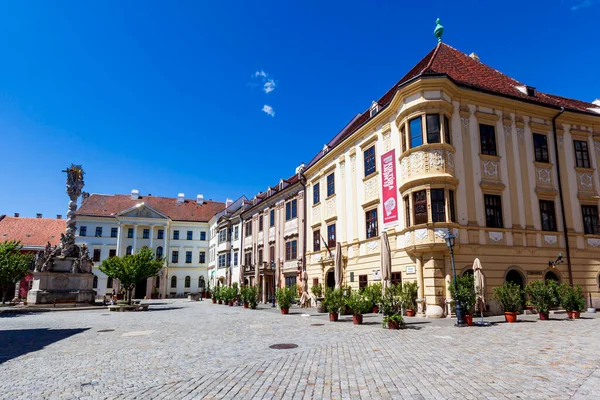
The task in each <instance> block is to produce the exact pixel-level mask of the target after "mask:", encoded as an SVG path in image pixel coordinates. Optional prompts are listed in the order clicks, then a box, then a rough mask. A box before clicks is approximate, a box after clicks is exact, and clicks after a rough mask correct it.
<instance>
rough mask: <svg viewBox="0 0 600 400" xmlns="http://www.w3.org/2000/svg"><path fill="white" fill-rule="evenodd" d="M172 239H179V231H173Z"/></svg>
mask: <svg viewBox="0 0 600 400" xmlns="http://www.w3.org/2000/svg"><path fill="white" fill-rule="evenodd" d="M173 240H179V231H173Z"/></svg>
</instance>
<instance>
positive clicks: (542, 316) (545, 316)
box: [538, 312, 550, 321]
mask: <svg viewBox="0 0 600 400" xmlns="http://www.w3.org/2000/svg"><path fill="white" fill-rule="evenodd" d="M538 315H539V316H540V321H548V318H550V313H547V312H545V313H544V312H541V313H538Z"/></svg>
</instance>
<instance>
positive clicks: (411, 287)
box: [401, 281, 419, 317]
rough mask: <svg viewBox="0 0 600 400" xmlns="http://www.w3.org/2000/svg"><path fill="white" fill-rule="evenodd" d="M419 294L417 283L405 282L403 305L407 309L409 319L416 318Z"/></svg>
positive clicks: (402, 295)
mask: <svg viewBox="0 0 600 400" xmlns="http://www.w3.org/2000/svg"><path fill="white" fill-rule="evenodd" d="M418 293H419V285H417V282H416V281H413V282H404V283H403V284H402V294H401V297H402V305H403V306H404V308H405V309H406V316H407V317H414V316H415V310H416V309H417V297H418Z"/></svg>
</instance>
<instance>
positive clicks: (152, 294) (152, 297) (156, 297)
mask: <svg viewBox="0 0 600 400" xmlns="http://www.w3.org/2000/svg"><path fill="white" fill-rule="evenodd" d="M150 298H151V299H153V300H156V299H158V293H151V294H150Z"/></svg>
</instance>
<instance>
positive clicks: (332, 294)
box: [323, 289, 344, 322]
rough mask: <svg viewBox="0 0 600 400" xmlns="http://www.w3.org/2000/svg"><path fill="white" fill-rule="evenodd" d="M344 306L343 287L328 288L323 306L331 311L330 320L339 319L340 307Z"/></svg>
mask: <svg viewBox="0 0 600 400" xmlns="http://www.w3.org/2000/svg"><path fill="white" fill-rule="evenodd" d="M343 306H344V295H343V293H342V290H341V289H327V292H326V293H325V299H323V307H324V308H325V311H327V312H328V313H329V321H331V322H335V321H337V320H338V315H339V314H338V313H339V312H340V308H342V307H343Z"/></svg>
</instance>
